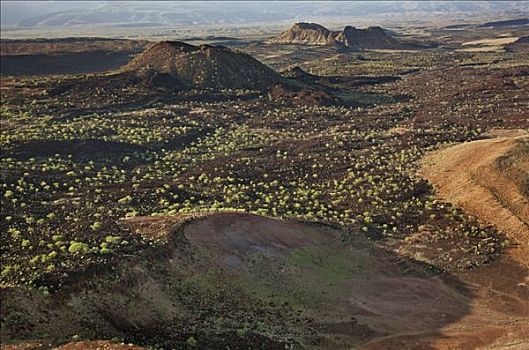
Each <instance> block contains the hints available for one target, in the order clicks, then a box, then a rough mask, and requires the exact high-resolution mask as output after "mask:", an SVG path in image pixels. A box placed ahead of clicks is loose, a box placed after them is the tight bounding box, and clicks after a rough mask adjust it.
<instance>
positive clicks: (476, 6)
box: [1, 1, 529, 30]
mask: <svg viewBox="0 0 529 350" xmlns="http://www.w3.org/2000/svg"><path fill="white" fill-rule="evenodd" d="M440 13H452V14H453V15H454V16H455V15H457V14H461V15H468V16H478V15H479V16H512V17H517V16H528V13H529V1H479V2H470V1H428V2H426V1H383V2H382V1H381V2H373V1H314V2H303V1H211V2H208V1H189V2H187V1H45V2H44V1H2V2H1V15H2V17H1V24H2V29H12V30H13V29H31V28H42V29H45V28H75V27H123V28H126V27H136V28H137V27H164V26H200V25H229V24H235V25H244V24H252V23H275V22H284V21H302V20H311V19H315V18H321V17H331V18H333V17H334V18H338V19H339V18H345V17H360V16H361V17H365V18H369V17H372V16H391V15H396V14H400V15H401V17H403V16H402V15H403V14H406V16H405V17H406V18H409V19H415V18H416V19H421V18H424V16H428V15H431V16H435V15H438V14H440Z"/></svg>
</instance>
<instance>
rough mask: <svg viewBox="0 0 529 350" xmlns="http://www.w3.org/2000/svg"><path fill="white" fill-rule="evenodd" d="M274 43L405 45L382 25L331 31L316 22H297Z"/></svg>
mask: <svg viewBox="0 0 529 350" xmlns="http://www.w3.org/2000/svg"><path fill="white" fill-rule="evenodd" d="M271 42H272V43H283V44H305V45H327V46H342V47H348V48H351V49H400V48H403V47H404V45H403V44H402V43H400V42H399V41H398V40H397V39H395V38H393V37H391V36H389V35H388V34H387V33H386V31H384V29H382V28H381V27H369V28H366V29H358V28H355V27H352V26H347V27H345V28H344V29H343V30H342V31H330V30H328V29H327V28H325V27H323V26H322V25H319V24H316V23H296V24H294V25H293V26H292V27H291V28H290V29H288V30H287V31H285V32H283V33H281V34H279V35H277V36H275V37H274V38H272V39H271Z"/></svg>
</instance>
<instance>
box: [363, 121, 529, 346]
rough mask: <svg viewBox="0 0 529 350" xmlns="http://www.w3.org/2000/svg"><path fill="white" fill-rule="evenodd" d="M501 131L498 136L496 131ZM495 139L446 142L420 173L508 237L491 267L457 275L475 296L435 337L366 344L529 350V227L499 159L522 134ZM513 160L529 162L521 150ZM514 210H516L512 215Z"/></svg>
mask: <svg viewBox="0 0 529 350" xmlns="http://www.w3.org/2000/svg"><path fill="white" fill-rule="evenodd" d="M497 135H498V134H497ZM499 135H501V136H500V137H496V138H492V139H486V140H480V141H475V142H469V143H464V144H460V145H457V146H454V147H449V148H447V149H444V150H442V151H439V152H435V153H432V154H430V155H429V156H427V157H426V159H425V162H424V166H423V168H422V170H421V173H422V175H424V176H425V177H426V178H428V179H429V180H430V181H431V182H432V183H433V184H434V185H435V187H436V189H437V193H438V195H439V196H440V197H441V198H442V199H444V200H447V201H450V202H452V203H454V204H456V205H459V206H461V207H462V208H464V209H465V210H466V211H468V212H469V213H471V214H473V215H475V216H477V217H478V218H480V219H481V220H483V221H486V222H489V223H492V224H494V225H495V226H497V228H498V229H499V230H500V231H502V232H504V233H505V234H506V235H507V237H508V238H509V240H511V241H512V242H513V244H512V247H511V248H510V249H508V250H507V253H506V254H505V255H504V256H503V257H502V258H501V259H499V260H498V261H497V262H496V263H495V264H494V265H492V266H490V267H484V268H480V269H478V270H476V271H472V272H465V273H460V275H459V276H458V277H459V278H460V279H461V280H462V281H463V282H465V283H466V285H468V286H469V288H470V289H471V290H472V291H473V293H474V296H475V297H474V299H473V300H472V304H471V309H470V312H469V314H468V315H466V316H465V317H463V318H461V319H460V320H458V321H456V322H454V323H452V324H450V325H449V326H447V327H445V328H444V329H443V330H442V332H441V337H439V335H428V334H406V335H400V336H396V337H395V336H391V337H388V338H386V339H379V340H375V341H374V342H371V343H370V344H369V345H368V346H366V349H403V348H404V349H409V348H411V349H423V348H432V349H520V350H522V349H528V348H529V226H528V222H527V210H529V204H528V198H527V197H526V196H525V195H524V194H523V193H521V191H520V188H518V187H517V186H515V185H514V183H515V182H516V181H512V179H510V178H509V174H506V173H504V172H501V171H499V170H498V169H497V166H496V164H497V160H498V159H499V158H500V157H502V156H505V155H506V154H509V152H512V150H513V149H515V148H516V143H517V142H519V141H526V140H528V137H527V132H523V131H520V130H516V131H513V132H505V131H504V132H501V133H499ZM518 157H519V158H516V164H517V165H520V164H528V163H527V161H528V160H529V154H527V153H522V154H518ZM514 213H516V214H517V215H515V214H514Z"/></svg>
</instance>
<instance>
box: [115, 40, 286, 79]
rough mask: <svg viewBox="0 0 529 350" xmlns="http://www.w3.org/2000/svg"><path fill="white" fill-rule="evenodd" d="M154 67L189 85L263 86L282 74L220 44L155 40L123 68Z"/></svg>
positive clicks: (151, 68) (124, 69)
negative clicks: (157, 41) (156, 41)
mask: <svg viewBox="0 0 529 350" xmlns="http://www.w3.org/2000/svg"><path fill="white" fill-rule="evenodd" d="M144 69H148V70H153V71H156V72H157V73H159V74H168V75H169V76H171V77H173V78H176V79H178V80H179V81H180V82H181V83H182V85H183V86H186V87H189V88H211V89H238V88H243V89H257V90H260V89H265V88H267V87H269V86H271V85H274V84H275V83H277V82H280V81H281V80H282V78H281V76H280V75H279V74H278V73H276V72H275V71H274V70H272V69H271V68H269V67H267V66H266V65H264V64H263V63H261V62H259V61H258V60H256V59H255V58H253V57H251V56H249V55H247V54H244V53H241V52H237V51H232V50H230V49H228V48H226V47H223V46H211V45H200V46H193V45H189V44H186V43H182V42H177V41H164V42H160V43H157V44H155V45H153V46H152V47H150V48H149V49H147V50H146V51H145V52H143V53H141V54H139V55H138V56H136V57H135V58H134V59H133V60H132V61H131V62H130V63H129V64H127V65H126V66H124V67H123V68H122V70H123V71H140V70H144Z"/></svg>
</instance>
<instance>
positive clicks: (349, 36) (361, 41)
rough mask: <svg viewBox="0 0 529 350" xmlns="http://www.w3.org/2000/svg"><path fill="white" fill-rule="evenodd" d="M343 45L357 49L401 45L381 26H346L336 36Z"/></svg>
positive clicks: (387, 47) (399, 46) (398, 46)
mask: <svg viewBox="0 0 529 350" xmlns="http://www.w3.org/2000/svg"><path fill="white" fill-rule="evenodd" d="M335 40H336V41H338V42H340V43H342V44H343V45H344V46H347V47H351V48H359V49H397V48H401V47H403V45H402V44H401V43H400V42H399V41H398V40H396V39H395V38H393V37H391V36H389V35H388V34H387V33H386V32H385V31H384V29H382V28H381V27H369V28H366V29H358V28H355V27H351V26H347V27H345V28H344V30H343V31H341V32H339V33H338V35H337V36H336V39H335Z"/></svg>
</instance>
